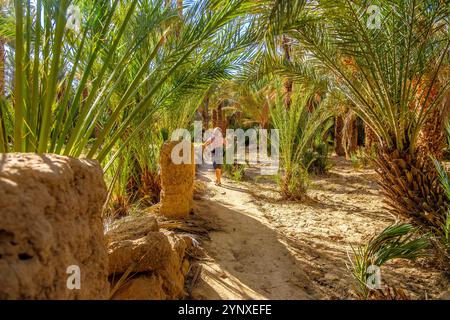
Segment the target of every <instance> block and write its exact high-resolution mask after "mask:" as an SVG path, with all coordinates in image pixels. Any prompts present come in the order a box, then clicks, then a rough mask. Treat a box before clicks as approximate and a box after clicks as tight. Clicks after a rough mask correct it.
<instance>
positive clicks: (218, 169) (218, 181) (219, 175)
mask: <svg viewBox="0 0 450 320" xmlns="http://www.w3.org/2000/svg"><path fill="white" fill-rule="evenodd" d="M221 176H222V169H221V168H220V166H219V167H218V168H217V169H216V182H217V183H218V184H220V183H221V182H220V178H221Z"/></svg>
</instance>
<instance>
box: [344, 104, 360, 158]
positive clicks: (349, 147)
mask: <svg viewBox="0 0 450 320" xmlns="http://www.w3.org/2000/svg"><path fill="white" fill-rule="evenodd" d="M342 140H343V144H344V149H345V158H346V159H347V160H349V159H350V157H351V154H352V153H354V152H355V151H356V148H357V147H358V126H357V123H356V115H355V114H354V113H353V112H351V111H348V112H347V115H346V117H345V120H344V128H343V134H342Z"/></svg>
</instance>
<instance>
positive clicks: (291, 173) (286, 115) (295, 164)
mask: <svg viewBox="0 0 450 320" xmlns="http://www.w3.org/2000/svg"><path fill="white" fill-rule="evenodd" d="M312 92H313V91H311V89H309V90H301V91H298V92H296V93H295V94H294V95H293V96H292V97H291V98H292V99H291V104H290V107H289V108H288V109H287V108H286V106H285V98H284V94H283V93H282V86H281V82H280V81H278V82H277V86H276V95H275V98H274V101H273V102H270V101H269V106H270V107H269V110H270V115H271V121H272V125H273V127H274V128H275V129H278V130H279V147H280V158H281V161H282V164H283V170H284V172H283V174H282V177H281V182H280V187H281V192H282V194H283V195H284V196H285V197H286V198H291V199H301V198H302V197H304V195H305V192H306V188H307V183H308V167H309V165H310V164H311V162H309V163H305V156H306V155H308V154H309V153H308V152H309V151H310V149H311V147H312V145H313V142H314V140H315V138H316V137H317V136H318V135H319V136H320V137H322V136H323V129H324V124H325V123H326V120H327V119H328V118H330V117H331V113H330V112H329V110H328V109H327V108H326V107H325V106H324V105H323V104H319V105H318V106H317V107H316V108H314V109H313V110H310V109H309V108H308V103H307V102H308V100H309V99H310V97H311V95H312V94H313V93H312Z"/></svg>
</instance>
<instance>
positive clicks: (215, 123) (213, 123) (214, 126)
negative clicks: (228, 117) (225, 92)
mask: <svg viewBox="0 0 450 320" xmlns="http://www.w3.org/2000/svg"><path fill="white" fill-rule="evenodd" d="M218 124H219V122H218V121H217V110H216V109H214V110H213V111H212V126H213V128H216V127H217V126H218Z"/></svg>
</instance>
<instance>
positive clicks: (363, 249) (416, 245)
mask: <svg viewBox="0 0 450 320" xmlns="http://www.w3.org/2000/svg"><path fill="white" fill-rule="evenodd" d="M428 246H429V241H428V236H427V235H421V236H418V230H417V229H416V228H414V227H413V226H411V225H410V224H394V225H391V226H389V227H387V228H386V229H384V230H383V231H382V232H381V233H380V234H378V235H376V236H374V237H372V238H371V239H370V240H369V241H368V242H367V244H365V245H362V246H359V247H358V248H352V249H353V254H354V257H353V260H352V261H351V266H350V270H351V272H352V276H353V278H354V279H355V281H356V294H357V296H358V297H359V298H360V299H373V298H377V297H380V296H383V292H382V291H381V290H380V289H381V288H375V286H373V283H371V282H370V281H371V280H372V279H374V278H375V277H374V274H373V273H372V272H373V271H374V269H373V270H372V269H371V268H369V267H370V266H375V267H378V268H380V267H381V266H382V265H384V264H385V263H387V262H389V261H391V260H393V259H408V260H414V259H416V258H417V257H420V256H423V255H425V254H426V251H425V249H426V248H427V247H428ZM372 288H373V289H372ZM394 292H396V291H395V290H394ZM399 292H400V291H399Z"/></svg>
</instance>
